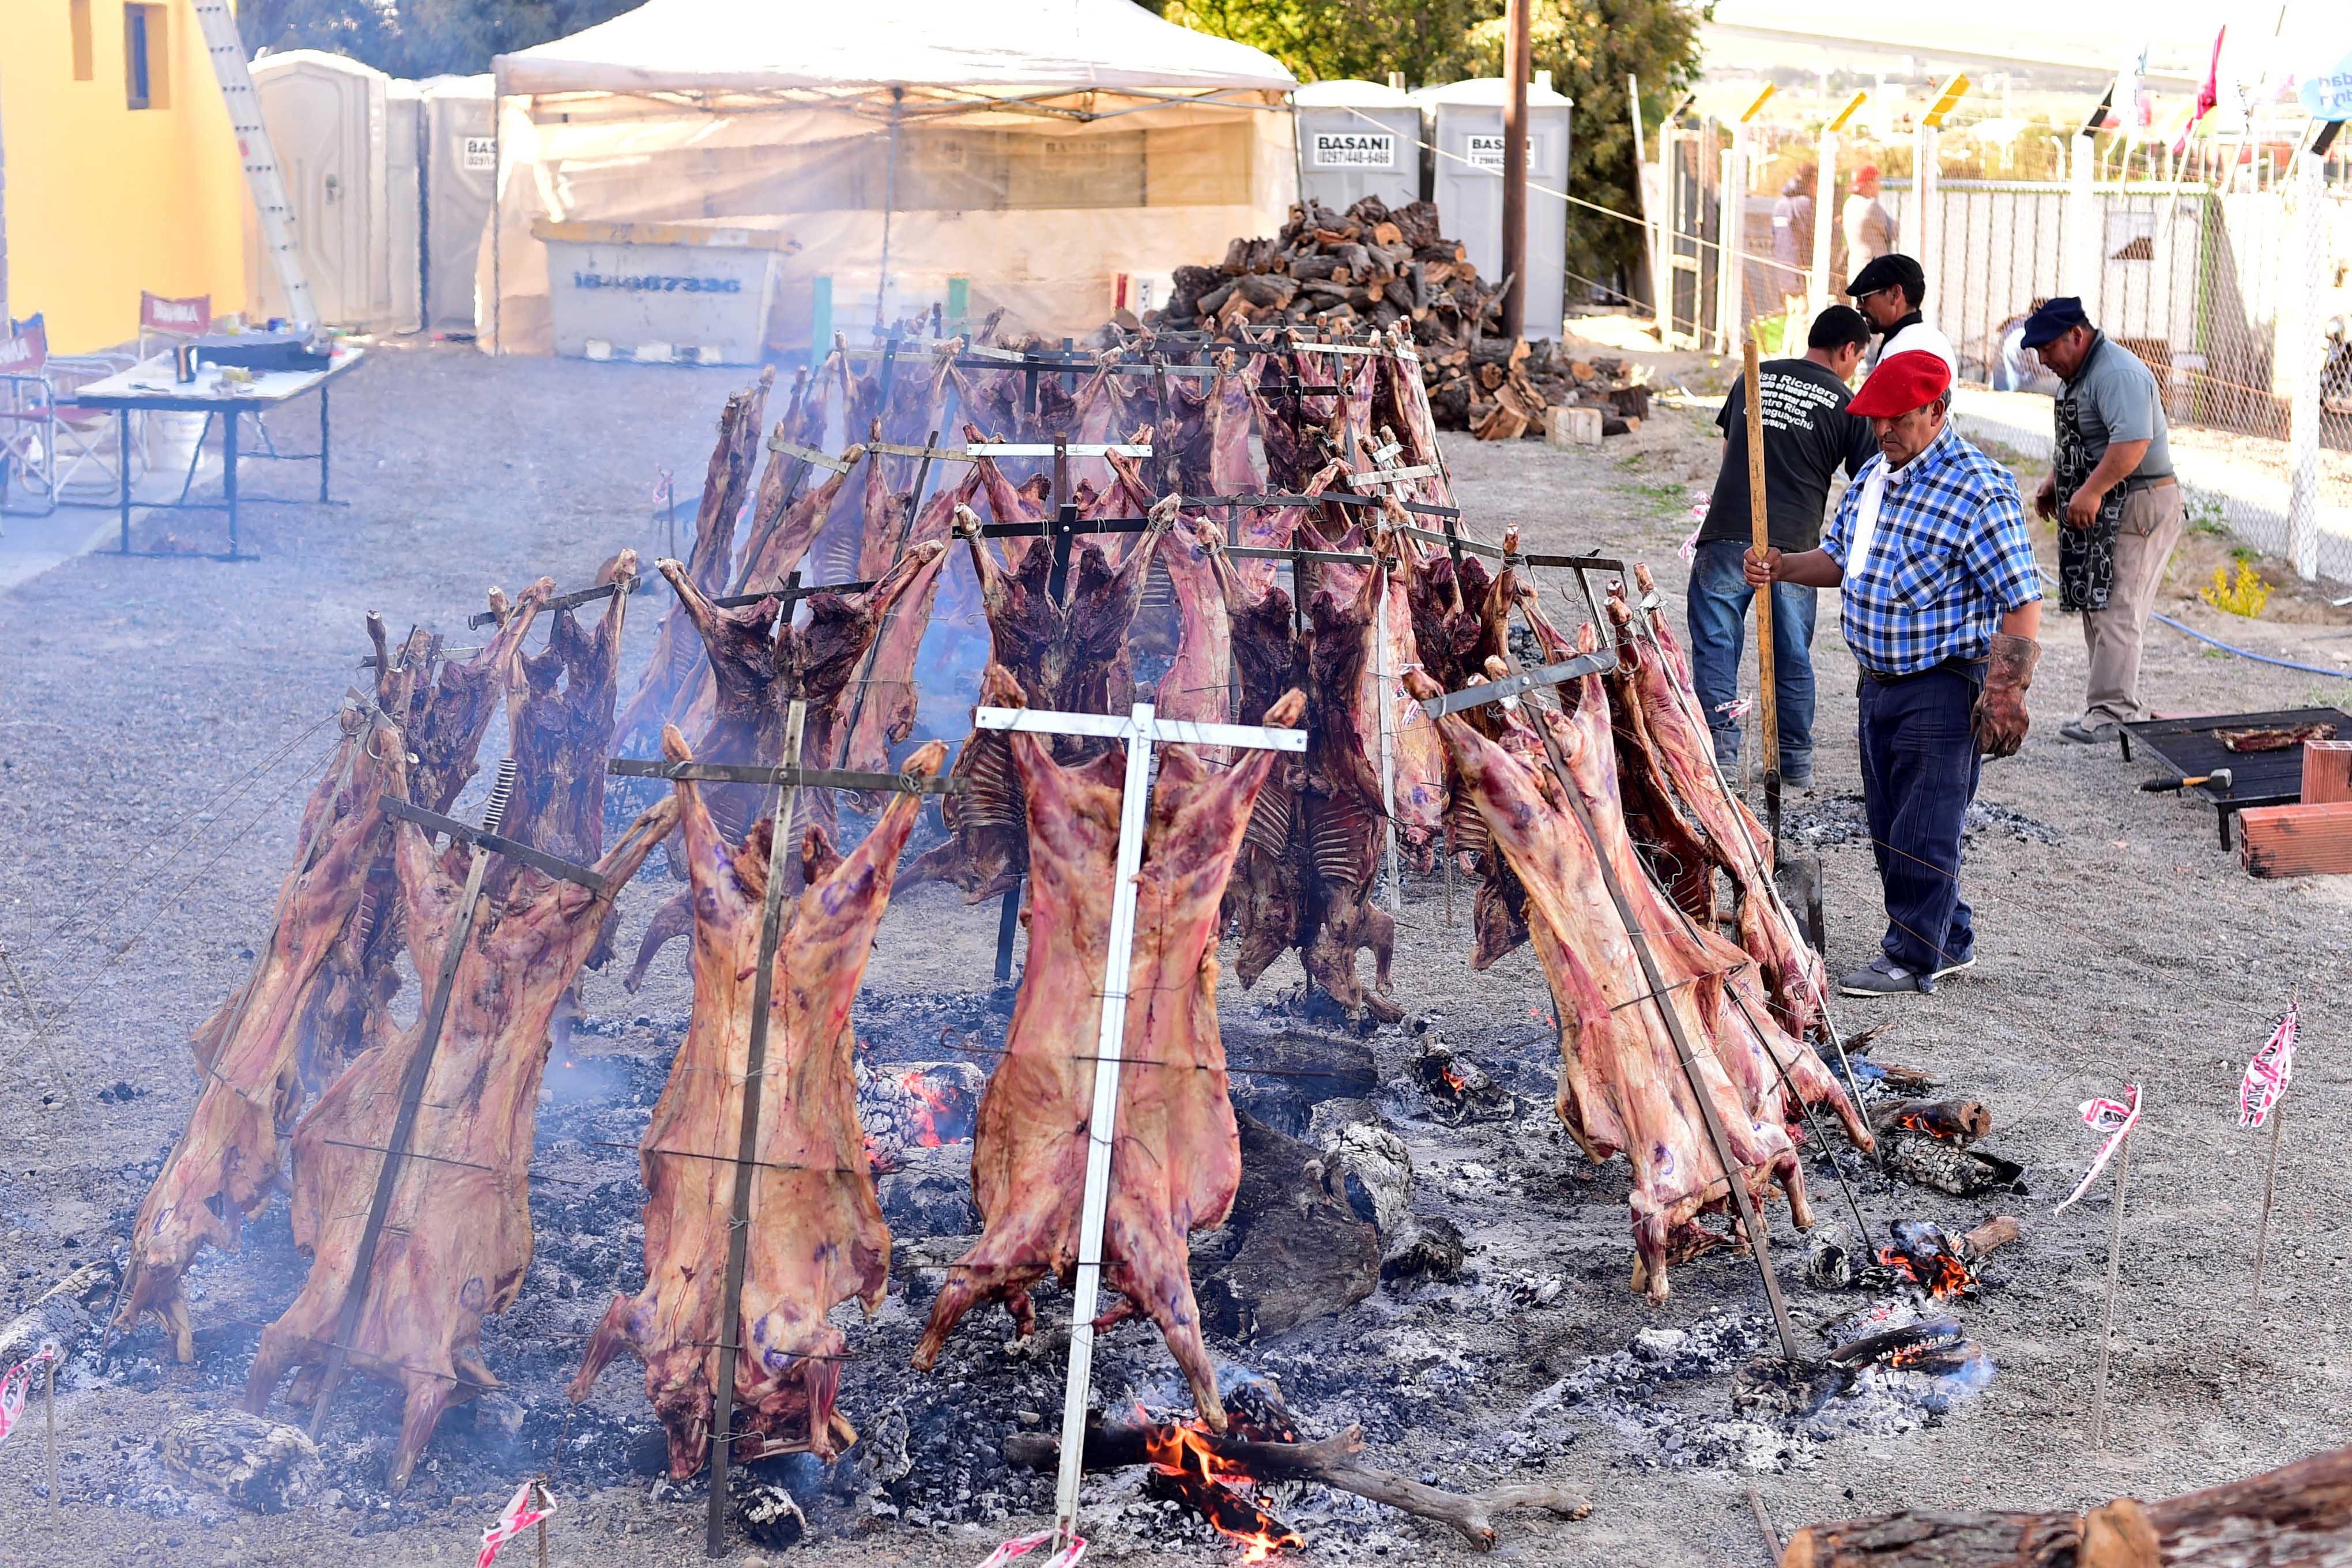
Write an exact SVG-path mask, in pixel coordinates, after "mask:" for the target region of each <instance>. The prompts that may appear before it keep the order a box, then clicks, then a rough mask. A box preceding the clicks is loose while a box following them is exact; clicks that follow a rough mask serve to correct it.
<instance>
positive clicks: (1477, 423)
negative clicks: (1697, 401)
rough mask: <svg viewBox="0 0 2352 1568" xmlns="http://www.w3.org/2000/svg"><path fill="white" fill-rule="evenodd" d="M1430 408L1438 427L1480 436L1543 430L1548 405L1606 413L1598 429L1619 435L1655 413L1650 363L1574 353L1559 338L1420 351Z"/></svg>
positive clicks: (1503, 438)
mask: <svg viewBox="0 0 2352 1568" xmlns="http://www.w3.org/2000/svg"><path fill="white" fill-rule="evenodd" d="M1421 374H1422V379H1423V382H1425V383H1426V384H1427V385H1428V387H1429V411H1430V413H1431V414H1433V416H1436V419H1437V427H1438V428H1439V429H1441V430H1467V431H1469V432H1470V433H1471V434H1472V435H1473V436H1475V437H1477V438H1478V439H1479V440H1481V441H1508V440H1512V439H1515V438H1516V437H1521V436H1541V435H1543V434H1545V429H1544V411H1545V410H1546V409H1547V408H1563V407H1571V408H1572V407H1582V408H1595V409H1598V410H1600V412H1601V434H1602V435H1603V436H1622V435H1624V434H1625V433H1626V432H1627V431H1629V430H1637V429H1639V428H1641V425H1642V421H1643V420H1644V419H1646V418H1648V417H1649V416H1650V388H1649V384H1648V383H1649V374H1650V372H1649V367H1648V366H1647V365H1633V364H1628V363H1625V362H1624V361H1623V360H1621V359H1612V358H1606V357H1595V358H1592V359H1577V358H1574V357H1573V356H1571V355H1570V353H1569V352H1568V350H1567V349H1566V348H1564V347H1562V346H1561V345H1560V344H1559V343H1555V342H1549V341H1544V342H1526V341H1524V340H1522V341H1518V342H1512V341H1510V340H1507V339H1500V338H1488V339H1481V340H1480V341H1478V342H1475V343H1471V344H1467V345H1465V346H1462V347H1458V348H1454V349H1451V350H1447V351H1444V352H1443V353H1435V354H1433V353H1429V352H1428V351H1427V350H1423V355H1422V367H1421Z"/></svg>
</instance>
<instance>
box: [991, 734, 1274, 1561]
mask: <svg viewBox="0 0 2352 1568" xmlns="http://www.w3.org/2000/svg"><path fill="white" fill-rule="evenodd" d="M972 721H973V723H974V724H976V725H977V726H978V727H979V728H981V729H982V730H1008V731H1013V730H1017V731H1024V732H1026V733H1028V734H1032V735H1091V736H1097V737H1099V738H1101V739H1104V740H1111V741H1118V742H1122V743H1123V744H1125V746H1126V747H1127V777H1126V780H1125V783H1124V786H1123V787H1124V793H1123V795H1121V797H1120V801H1119V813H1118V870H1117V873H1116V876H1115V879H1114V880H1113V882H1112V885H1111V903H1110V941H1109V942H1108V948H1109V954H1108V960H1107V962H1106V963H1105V965H1104V970H1103V988H1102V1028H1101V1033H1100V1035H1099V1037H1098V1039H1097V1047H1096V1049H1095V1087H1094V1102H1093V1109H1092V1110H1091V1111H1090V1112H1089V1113H1088V1115H1087V1184H1086V1196H1085V1201H1084V1203H1083V1204H1082V1205H1080V1207H1079V1210H1078V1277H1077V1281H1076V1290H1075V1291H1074V1292H1073V1295H1072V1299H1071V1306H1070V1362H1069V1372H1068V1379H1067V1382H1066V1385H1065V1387H1064V1391H1063V1395H1062V1466H1061V1475H1060V1479H1058V1481H1057V1482H1056V1483H1055V1489H1054V1531H1055V1548H1056V1550H1057V1551H1062V1550H1066V1549H1067V1548H1068V1547H1069V1545H1070V1543H1071V1542H1073V1541H1075V1540H1076V1538H1077V1524H1078V1477H1079V1474H1080V1472H1081V1471H1082V1469H1083V1468H1084V1466H1085V1459H1086V1444H1087V1386H1088V1384H1090V1382H1091V1381H1092V1379H1093V1376H1094V1359H1095V1329H1094V1322H1095V1316H1096V1306H1097V1297H1098V1296H1099V1295H1100V1294H1101V1289H1102V1241H1103V1219H1104V1215H1105V1214H1106V1213H1107V1212H1108V1209H1109V1206H1110V1151H1111V1135H1112V1133H1113V1131H1115V1128H1116V1124H1117V1122H1118V1077H1119V1053H1120V1049H1121V1047H1123V1046H1124V1044H1125V1043H1126V1038H1127V999H1128V990H1127V988H1128V970H1129V965H1130V964H1131V963H1133V962H1134V955H1135V904H1136V889H1135V882H1136V878H1137V876H1138V874H1139V872H1140V871H1141V870H1142V868H1143V829H1144V813H1145V810H1146V808H1147V807H1148V806H1149V805H1150V792H1151V749H1152V747H1154V746H1164V745H1171V744H1172V745H1193V746H1241V747H1249V748H1253V749H1255V750H1260V751H1274V752H1304V751H1306V750H1307V731H1304V730H1269V729H1265V728H1262V727H1260V726H1257V725H1254V724H1208V723H1194V722H1192V721H1185V720H1177V719H1160V718H1157V717H1155V716H1154V714H1153V711H1152V706H1151V704H1150V703H1149V702H1139V703H1137V704H1136V705H1135V706H1134V708H1133V709H1132V710H1129V713H1128V715H1127V716H1126V717H1125V718H1121V717H1119V716H1118V715H1117V714H1110V713H1055V712H1051V711H1041V710H1035V709H1030V708H985V707H984V708H981V709H979V710H976V711H975V712H974V714H973V716H972Z"/></svg>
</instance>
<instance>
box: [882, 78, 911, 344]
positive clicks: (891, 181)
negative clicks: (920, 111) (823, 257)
mask: <svg viewBox="0 0 2352 1568" xmlns="http://www.w3.org/2000/svg"><path fill="white" fill-rule="evenodd" d="M906 100H907V89H905V88H903V87H894V88H892V89H890V162H889V164H888V167H887V169H886V171H885V172H884V174H883V176H882V275H881V277H880V278H878V279H876V280H875V284H874V335H875V336H876V337H877V338H879V337H880V336H881V335H882V319H883V316H884V315H885V313H886V310H885V307H884V301H885V300H887V299H888V298H889V297H890V215H891V214H892V213H893V212H894V211H896V210H897V208H898V116H899V111H900V109H901V107H902V106H903V105H904V104H905V103H906Z"/></svg>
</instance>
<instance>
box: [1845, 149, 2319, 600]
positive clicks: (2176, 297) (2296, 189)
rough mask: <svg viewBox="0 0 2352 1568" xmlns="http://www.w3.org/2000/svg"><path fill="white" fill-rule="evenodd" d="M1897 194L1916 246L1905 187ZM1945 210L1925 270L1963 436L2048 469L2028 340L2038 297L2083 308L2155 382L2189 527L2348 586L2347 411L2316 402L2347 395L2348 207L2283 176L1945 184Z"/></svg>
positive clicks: (2051, 381)
mask: <svg viewBox="0 0 2352 1568" xmlns="http://www.w3.org/2000/svg"><path fill="white" fill-rule="evenodd" d="M1888 189H1889V191H1890V192H1891V193H1894V194H1895V198H1896V200H1898V201H1899V202H1900V203H1901V210H1902V211H1903V212H1904V214H1905V215H1906V219H1907V220H1908V221H1906V229H1907V230H1909V231H1910V232H1911V233H1913V234H1916V232H1917V231H1918V230H1919V228H1920V227H1921V225H1920V224H1919V223H1918V221H1917V211H1918V208H1917V202H1916V196H1915V195H1914V193H1913V192H1912V190H1911V188H1910V183H1909V182H1908V181H1902V182H1895V181H1890V182H1889V183H1888ZM1934 200H1935V202H1936V204H1937V211H1936V214H1935V217H1936V220H1937V221H1936V222H1935V223H1934V224H1933V225H1932V226H1931V232H1932V234H1933V238H1932V240H1931V241H1930V243H1929V244H1928V245H1927V247H1925V249H1926V250H1927V254H1924V255H1921V256H1920V257H1919V260H1920V264H1921V266H1922V267H1923V268H1925V269H1926V271H1927V276H1928V279H1929V288H1930V290H1931V300H1930V314H1931V319H1932V320H1934V321H1936V323H1937V325H1938V326H1940V327H1941V328H1942V329H1943V330H1944V331H1945V333H1946V334H1947V335H1948V337H1950V339H1951V340H1952V345H1953V347H1954V349H1955V350H1956V351H1957V352H1958V355H1959V359H1960V374H1961V380H1962V382H1963V384H1964V391H1963V393H1962V395H1961V396H1960V398H1959V406H1960V410H1961V414H1962V417H1963V420H1964V421H1965V422H1966V423H1967V424H1968V425H1969V426H1971V427H1972V428H1975V429H1978V430H1980V431H1984V432H1986V433H1988V434H1990V435H1992V436H1995V437H1999V438H2000V439H2001V440H2002V441H2004V442H2005V443H2007V444H2010V445H2012V446H2014V447H2017V448H2018V449H2019V450H2021V451H2022V452H2025V453H2028V454H2031V455H2033V456H2036V457H2040V456H2044V455H2046V454H2047V453H2048V451H2049V447H2050V440H2051V430H2050V412H2049V405H2048V403H2047V402H2046V397H2047V395H2050V394H2053V393H2054V392H2055V391H2056V390H2057V381H2056V378H2054V377H2053V376H2052V375H2050V374H2049V373H2048V372H2047V371H2046V370H2044V369H2043V368H2042V365H2041V363H2040V362H2039V360H2038V359H2037V358H2036V357H2035V356H2034V355H2033V354H2032V353H2029V352H2028V351H2027V350H2026V349H2025V348H2024V346H2023V343H2022V341H2021V340H2022V331H2023V326H2024V321H2025V318H2026V316H2027V315H2028V314H2029V313H2030V312H2031V311H2032V310H2033V308H2034V307H2035V306H2036V305H2038V304H2040V303H2041V302H2042V300H2046V299H2048V298H2050V297H2051V296H2052V295H2053V294H2062V293H2069V292H2079V293H2080V294H2081V295H2082V297H2083V306H2084V310H2085V311H2086V312H2087V313H2088V314H2089V315H2090V317H2091V319H2092V320H2093V321H2095V322H2097V323H2098V325H2099V326H2100V328H2101V329H2102V330H2103V331H2105V333H2106V335H2107V336H2108V338H2109V339H2110V340H2111V341H2113V342H2116V344H2117V345H2118V346H2121V347H2124V348H2127V349H2129V350H2130V351H2131V352H2132V353H2135V354H2137V355H2138V356H2139V358H2140V359H2141V360H2143V361H2144V362H2146V363H2147V366H2148V368H2149V369H2150V370H2152V371H2154V372H2155V373H2156V377H2157V382H2158V386H2159V387H2160V388H2162V390H2163V395H2164V401H2165V412H2166V415H2167V417H2168V422H2169V425H2170V426H2171V430H2170V445H2171V448H2172V456H2173V464H2174V468H2175V469H2176V470H2177V471H2178V472H2179V476H2180V479H2181V482H2182V483H2183V484H2184V485H2185V486H2186V487H2188V489H2189V505H2190V510H2191V511H2192V513H2201V514H2203V515H2206V516H2214V517H2218V518H2219V519H2220V521H2223V522H2225V523H2226V524H2227V525H2228V526H2229V528H2230V529H2231V531H2232V532H2234V533H2235V534H2237V535H2238V536H2239V537H2240V538H2242V539H2243V540H2244V541H2245V542H2247V543H2248V544H2250V545H2252V546H2253V547H2254V548H2256V549H2258V550H2262V551H2263V552H2267V553H2270V554H2273V555H2277V556H2281V557H2283V558H2284V559H2285V560H2287V561H2288V562H2290V563H2293V564H2294V566H2295V567H2296V569H2297V570H2298V571H2300V572H2302V573H2304V574H2306V575H2311V574H2318V575H2324V576H2327V577H2331V578H2335V579H2337V580H2352V398H2348V397H2347V396H2346V395H2343V394H2342V393H2340V392H2339V393H2337V394H2336V395H2326V392H2325V390H2324V389H2325V388H2326V387H2329V386H2334V385H2336V384H2337V383H2339V382H2343V381H2346V380H2352V366H2347V364H2346V363H2345V353H2346V351H2345V349H2344V346H2343V338H2344V335H2345V334H2344V332H2343V330H2342V327H2341V322H2342V321H2343V319H2344V317H2345V316H2346V314H2347V310H2352V300H2347V298H2346V297H2345V295H2346V287H2345V286H2346V268H2347V261H2352V199H2347V195H2345V194H2344V193H2343V192H2341V191H2329V190H2326V189H2325V188H2324V187H2322V186H2321V185H2320V184H2318V183H2317V181H2316V180H2315V179H2314V180H2293V179H2290V180H2284V181H2281V182H2280V183H2279V184H2276V185H2275V186H2273V188H2270V189H2267V190H2254V191H2240V192H2235V193H2231V194H2228V195H2221V194H2217V193H2216V192H2214V191H2213V190H2212V189H2210V188H2209V187H2205V186H2201V185H2167V184H2114V185H2099V186H2092V187H2089V188H2087V189H2086V188H2084V187H2080V186H2076V187H2073V188H2070V187H2069V186H2068V185H2066V184H2055V183H2040V182H2032V183H2028V182H2001V181H1960V180H1946V181H1941V182H1939V183H1938V184H1937V186H1936V188H1935V191H1934ZM2075 247H2081V249H2080V251H2079V252H2078V251H2077V250H2076V248H2075ZM1904 248H1905V249H1906V250H1907V249H1910V248H1911V247H1910V245H1909V244H1908V243H1906V245H1905V246H1904ZM2331 322H2333V323H2336V325H2334V326H2333V327H2332V328H2331ZM2331 331H2333V332H2334V334H2335V335H2334V336H2333V337H2332V338H2331V335H2330V334H2331ZM2331 354H2332V355H2333V356H2334V357H2333V359H2331V358H2330V356H2331ZM2329 405H2336V406H2332V407H2331V406H2329Z"/></svg>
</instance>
